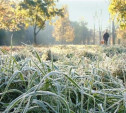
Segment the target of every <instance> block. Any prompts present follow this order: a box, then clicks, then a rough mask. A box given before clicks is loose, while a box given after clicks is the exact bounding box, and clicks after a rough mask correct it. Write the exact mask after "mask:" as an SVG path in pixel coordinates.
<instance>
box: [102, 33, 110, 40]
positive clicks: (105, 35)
mask: <svg viewBox="0 0 126 113" xmlns="http://www.w3.org/2000/svg"><path fill="white" fill-rule="evenodd" d="M108 38H109V34H108V33H107V32H106V33H105V34H104V35H103V39H104V40H105V41H108Z"/></svg>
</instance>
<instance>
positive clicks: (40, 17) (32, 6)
mask: <svg viewBox="0 0 126 113" xmlns="http://www.w3.org/2000/svg"><path fill="white" fill-rule="evenodd" d="M19 11H22V12H23V11H24V12H26V13H27V15H25V16H26V17H25V26H26V27H27V26H33V28H34V44H35V45H36V44H37V35H38V33H39V32H40V31H41V29H43V28H44V27H45V23H46V21H51V20H52V18H53V17H54V16H56V15H58V16H59V15H62V9H58V8H56V3H55V0H24V1H22V2H21V3H20V7H19Z"/></svg>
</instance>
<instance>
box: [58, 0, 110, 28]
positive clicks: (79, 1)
mask: <svg viewBox="0 0 126 113" xmlns="http://www.w3.org/2000/svg"><path fill="white" fill-rule="evenodd" d="M63 4H66V5H68V10H69V15H70V20H72V21H79V20H80V18H81V17H84V20H85V21H86V22H88V26H89V27H90V28H91V27H93V25H94V19H93V15H95V13H96V12H97V14H98V15H99V16H100V12H101V11H102V15H101V16H100V17H101V20H102V26H103V29H106V28H107V27H108V23H109V13H108V2H107V0H60V1H59V5H60V6H61V5H63ZM96 24H97V26H98V18H97V20H96Z"/></svg>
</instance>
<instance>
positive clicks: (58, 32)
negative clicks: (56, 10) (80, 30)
mask: <svg viewBox="0 0 126 113" xmlns="http://www.w3.org/2000/svg"><path fill="white" fill-rule="evenodd" d="M64 15H65V16H64V17H63V18H58V19H57V20H56V22H55V23H54V24H53V25H54V27H55V28H54V32H53V36H54V37H55V39H56V41H61V42H64V41H66V42H71V41H73V40H74V37H75V36H74V29H73V28H72V27H71V25H70V20H69V14H68V11H67V9H65V8H64Z"/></svg>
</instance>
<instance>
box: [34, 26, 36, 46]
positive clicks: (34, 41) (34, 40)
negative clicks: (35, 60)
mask: <svg viewBox="0 0 126 113" xmlns="http://www.w3.org/2000/svg"><path fill="white" fill-rule="evenodd" d="M34 45H37V33H36V26H35V27H34Z"/></svg>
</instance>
